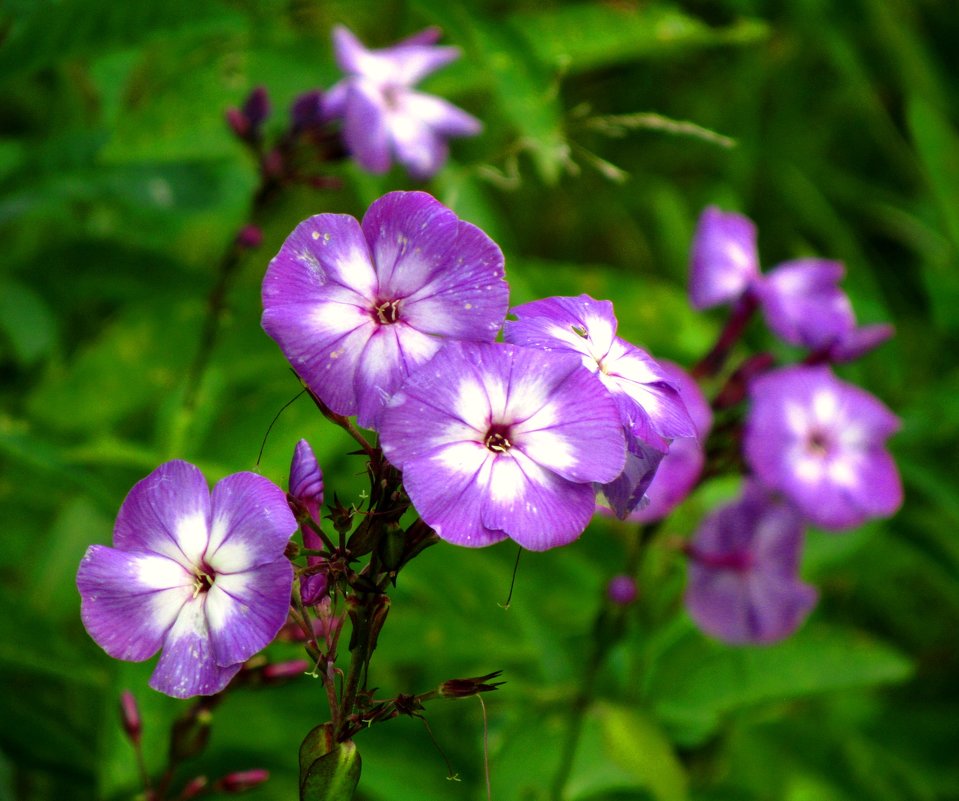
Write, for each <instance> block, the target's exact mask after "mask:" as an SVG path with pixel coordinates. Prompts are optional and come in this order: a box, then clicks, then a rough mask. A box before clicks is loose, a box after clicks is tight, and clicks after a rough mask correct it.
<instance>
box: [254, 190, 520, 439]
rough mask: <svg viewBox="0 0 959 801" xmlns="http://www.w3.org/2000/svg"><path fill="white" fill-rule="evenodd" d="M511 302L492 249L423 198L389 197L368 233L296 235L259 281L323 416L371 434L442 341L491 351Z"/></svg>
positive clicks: (367, 221)
mask: <svg viewBox="0 0 959 801" xmlns="http://www.w3.org/2000/svg"><path fill="white" fill-rule="evenodd" d="M508 296H509V288H508V287H507V285H506V281H505V280H503V254H502V253H501V252H500V249H499V248H498V247H497V246H496V243H495V242H493V240H491V239H490V238H489V237H488V236H486V234H484V233H483V232H482V231H481V230H480V229H479V228H477V227H476V226H474V225H470V224H469V223H467V222H463V221H461V220H460V219H459V218H457V216H456V215H455V214H454V213H453V212H452V211H450V210H449V209H448V208H446V207H445V206H444V205H443V204H441V203H440V202H439V201H437V200H435V199H434V198H432V197H431V196H430V195H427V194H426V193H425V192H391V193H390V194H388V195H385V196H384V197H381V198H380V199H379V200H377V201H376V202H374V203H373V205H372V206H370V208H369V211H367V213H366V216H365V217H364V218H363V222H362V227H361V225H360V223H358V222H357V221H356V220H355V219H354V218H353V217H349V216H347V215H345V214H318V215H316V216H315V217H310V218H309V219H308V220H306V221H304V222H302V223H300V224H299V225H298V226H297V227H296V229H295V230H294V231H293V233H292V234H290V236H289V238H288V239H287V240H286V242H285V243H284V244H283V247H282V248H281V249H280V252H279V253H278V254H277V256H276V257H275V258H274V259H273V261H271V262H270V266H269V268H268V269H267V271H266V277H265V278H264V279H263V309H264V310H263V328H264V329H265V330H266V332H267V333H268V334H269V335H270V336H271V337H273V339H275V340H276V342H277V343H278V344H279V346H280V349H281V350H282V351H283V353H284V355H285V356H286V358H287V359H288V360H289V361H290V363H291V364H292V365H293V368H294V369H295V370H296V371H297V373H298V374H299V375H300V377H301V378H302V379H303V380H304V381H305V382H306V383H307V384H308V385H309V387H310V389H311V390H312V391H313V392H314V393H315V394H316V395H317V396H318V397H319V398H320V399H321V400H322V401H323V402H324V403H325V404H326V405H327V406H329V407H330V408H331V409H332V410H333V411H334V412H337V413H338V414H343V415H352V414H355V415H357V419H358V421H359V423H360V425H362V426H367V427H369V426H372V425H373V424H374V423H375V420H376V416H377V415H378V414H379V412H380V410H381V408H382V404H383V399H384V397H387V396H389V395H390V394H391V393H392V392H394V391H395V390H396V389H397V387H399V385H400V384H401V383H402V382H403V380H404V379H405V378H406V376H407V375H409V373H410V372H411V371H412V370H414V369H415V368H416V367H418V366H419V365H421V364H423V363H424V362H426V361H428V360H429V359H430V358H431V357H432V356H433V355H434V354H435V353H436V351H437V350H439V348H440V346H441V345H442V344H443V342H444V340H447V339H468V340H492V339H494V338H495V337H496V334H497V332H498V331H499V328H500V326H501V325H502V323H503V319H504V317H505V316H506V307H507V304H508Z"/></svg>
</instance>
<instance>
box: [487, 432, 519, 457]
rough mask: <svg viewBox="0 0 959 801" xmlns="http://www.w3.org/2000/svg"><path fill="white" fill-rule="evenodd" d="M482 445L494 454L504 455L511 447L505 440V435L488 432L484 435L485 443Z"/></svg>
mask: <svg viewBox="0 0 959 801" xmlns="http://www.w3.org/2000/svg"><path fill="white" fill-rule="evenodd" d="M484 444H485V445H486V447H487V448H489V449H490V450H491V451H495V452H496V453H506V451H508V450H509V449H510V448H511V447H513V446H512V444H511V443H510V441H509V440H508V439H507V438H506V435H505V434H502V433H500V432H499V431H490V433H489V434H487V435H486V442H485V443H484Z"/></svg>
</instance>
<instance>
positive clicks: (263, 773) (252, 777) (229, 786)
mask: <svg viewBox="0 0 959 801" xmlns="http://www.w3.org/2000/svg"><path fill="white" fill-rule="evenodd" d="M269 778H270V772H269V771H268V770H262V769H258V770H240V771H237V772H236V773H228V774H227V775H226V776H224V777H223V778H222V779H220V780H219V781H218V782H217V783H216V787H217V789H219V790H222V791H223V792H224V793H242V792H243V791H244V790H251V789H253V788H254V787H256V786H257V785H260V784H263V782H265V781H267V780H268V779H269Z"/></svg>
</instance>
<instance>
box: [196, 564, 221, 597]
mask: <svg viewBox="0 0 959 801" xmlns="http://www.w3.org/2000/svg"><path fill="white" fill-rule="evenodd" d="M194 578H195V579H196V581H194V582H193V598H194V599H196V598H197V596H198V595H199V594H200V593H201V592H206V591H207V590H209V589H210V587H212V586H213V582H214V580H215V579H216V574H215V573H213V571H212V570H211V571H210V572H209V573H204V572H203V571H202V570H198V571H197V572H196V574H195V576H194Z"/></svg>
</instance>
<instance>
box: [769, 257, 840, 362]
mask: <svg viewBox="0 0 959 801" xmlns="http://www.w3.org/2000/svg"><path fill="white" fill-rule="evenodd" d="M843 273H844V270H843V266H842V264H840V263H839V262H836V261H826V260H823V259H796V260H795V261H788V262H784V263H783V264H780V265H779V266H778V267H774V268H773V269H772V270H770V271H769V273H767V274H766V275H765V276H763V278H762V279H761V280H760V281H759V282H758V284H757V287H756V293H757V296H758V297H759V301H760V304H761V306H762V310H763V315H764V316H765V318H766V324H767V325H768V326H769V328H770V329H771V330H772V331H773V332H774V333H775V334H776V335H777V336H779V337H780V338H781V339H783V340H784V341H785V342H788V343H789V344H791V345H802V346H804V347H807V348H820V347H823V346H825V345H828V344H830V343H832V342H834V341H837V340H839V339H841V338H843V337H844V336H846V335H847V334H848V333H849V332H850V331H852V329H853V328H854V326H855V324H856V321H855V317H854V316H853V311H852V305H851V304H850V302H849V298H848V297H846V293H845V292H843V291H842V290H841V289H840V288H839V281H840V280H842V277H843Z"/></svg>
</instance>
